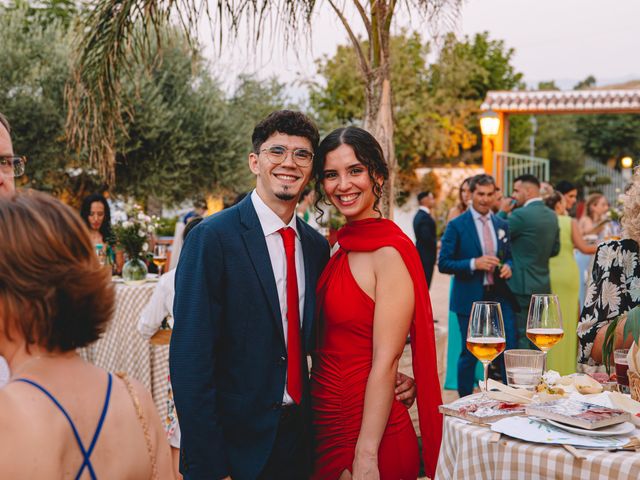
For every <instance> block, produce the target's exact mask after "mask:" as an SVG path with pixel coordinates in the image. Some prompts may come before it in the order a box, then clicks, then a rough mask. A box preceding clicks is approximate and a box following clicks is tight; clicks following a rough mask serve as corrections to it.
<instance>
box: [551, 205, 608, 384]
mask: <svg viewBox="0 0 640 480" xmlns="http://www.w3.org/2000/svg"><path fill="white" fill-rule="evenodd" d="M566 198H567V197H566V196H563V194H561V193H560V192H554V193H552V194H551V195H550V196H549V197H547V198H546V199H545V203H546V204H547V206H548V207H549V208H550V209H551V210H553V211H554V212H556V214H557V215H558V226H559V227H560V253H558V255H557V256H555V257H551V258H550V259H549V273H550V277H551V291H552V292H553V293H554V294H556V295H557V296H558V299H559V300H560V309H561V310H562V326H563V328H564V337H563V338H562V340H561V341H560V342H558V343H557V344H556V345H555V346H554V347H553V348H552V349H551V350H550V351H549V353H548V354H547V369H548V370H556V371H557V372H559V373H560V374H561V375H569V374H570V373H575V371H576V365H577V356H578V336H577V333H576V330H577V327H578V316H579V315H580V312H579V304H578V301H579V300H578V297H579V293H580V271H579V269H578V264H577V263H576V259H575V257H574V255H573V249H574V248H576V249H577V250H579V251H580V252H582V253H585V254H587V255H591V254H593V253H595V251H596V249H597V247H596V246H595V245H589V244H587V243H586V242H585V240H584V239H583V238H582V235H581V234H580V231H579V229H578V224H577V222H576V220H575V219H573V218H571V217H570V216H569V215H567V209H568V208H571V207H572V206H573V205H570V206H568V207H567V200H566Z"/></svg>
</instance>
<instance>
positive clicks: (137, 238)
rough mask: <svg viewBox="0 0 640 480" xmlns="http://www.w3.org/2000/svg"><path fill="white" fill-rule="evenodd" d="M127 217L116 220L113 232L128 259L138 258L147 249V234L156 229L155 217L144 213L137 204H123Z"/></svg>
mask: <svg viewBox="0 0 640 480" xmlns="http://www.w3.org/2000/svg"><path fill="white" fill-rule="evenodd" d="M125 211H126V213H127V219H126V220H124V221H120V222H118V223H117V224H116V225H115V226H114V228H113V232H114V235H115V237H116V241H117V243H118V245H119V246H120V248H122V249H123V250H124V251H125V253H126V254H127V257H128V258H129V259H134V258H140V257H141V256H142V255H143V253H145V254H146V252H148V251H149V235H152V234H153V233H154V232H155V230H156V224H157V219H156V218H155V217H150V216H148V215H146V214H145V213H144V212H143V210H142V207H140V205H137V204H127V205H126V206H125Z"/></svg>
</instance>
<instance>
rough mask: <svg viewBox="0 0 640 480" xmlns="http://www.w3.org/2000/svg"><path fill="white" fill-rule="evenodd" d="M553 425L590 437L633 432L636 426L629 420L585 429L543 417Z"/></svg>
mask: <svg viewBox="0 0 640 480" xmlns="http://www.w3.org/2000/svg"><path fill="white" fill-rule="evenodd" d="M545 421H546V422H548V423H550V424H551V425H553V426H554V427H558V428H561V429H562V430H566V431H567V432H571V433H577V434H578V435H588V436H590V437H611V436H614V435H627V434H629V433H631V432H633V431H634V430H635V429H636V427H635V425H634V424H633V423H631V422H624V423H618V424H616V425H610V426H608V427H602V428H598V429H597V430H587V429H585V428H580V427H573V426H571V425H567V424H565V423H562V422H557V421H555V420H551V419H549V418H547V419H545Z"/></svg>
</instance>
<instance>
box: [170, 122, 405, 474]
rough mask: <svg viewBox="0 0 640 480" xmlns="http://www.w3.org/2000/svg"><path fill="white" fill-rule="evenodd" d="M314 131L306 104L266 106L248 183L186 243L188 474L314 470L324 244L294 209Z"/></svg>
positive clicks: (174, 359) (184, 467)
mask: <svg viewBox="0 0 640 480" xmlns="http://www.w3.org/2000/svg"><path fill="white" fill-rule="evenodd" d="M318 141H319V134H318V130H317V129H316V127H315V125H314V124H313V123H312V122H311V120H309V119H308V118H307V117H306V116H305V115H303V114H302V113H300V112H293V111H288V110H283V111H277V112H273V113H272V114H270V115H269V116H268V117H267V118H266V119H264V120H263V121H262V122H260V123H259V124H258V125H257V126H256V127H255V129H254V131H253V135H252V143H253V151H252V152H251V153H250V154H249V168H250V170H251V172H252V173H253V174H254V175H255V176H256V189H255V190H254V191H253V192H252V193H251V194H250V195H247V197H245V199H244V200H242V201H241V202H239V203H238V204H237V205H235V206H233V207H231V208H228V209H226V210H224V211H222V212H220V213H218V214H216V215H213V216H211V217H208V218H206V219H205V220H203V221H202V222H201V223H200V225H198V226H197V227H196V228H195V229H193V231H192V232H191V233H190V234H189V237H188V238H187V239H186V242H185V245H184V247H183V249H182V253H181V255H180V261H179V262H178V269H177V273H176V286H175V300H174V319H175V324H174V329H173V333H172V338H171V355H170V367H171V383H172V386H173V390H174V399H175V404H176V410H177V412H178V418H179V422H180V429H181V431H182V437H181V445H180V447H181V453H180V471H181V472H182V474H183V475H184V478H185V479H187V480H190V479H222V478H233V480H253V479H261V480H267V479H274V480H275V479H278V480H304V479H305V478H308V476H309V474H310V466H311V459H310V455H311V447H310V440H311V431H310V429H311V418H310V394H309V376H308V368H307V352H309V351H310V350H311V349H312V347H313V345H314V340H313V337H314V334H315V328H316V327H315V326H314V325H313V319H314V314H315V288H316V282H317V279H318V277H319V275H320V273H321V272H322V269H323V268H324V266H325V264H326V262H327V261H328V259H329V245H328V243H327V241H326V240H325V239H324V238H323V237H322V236H321V235H320V234H318V233H317V232H316V231H315V230H313V228H311V227H310V226H308V225H307V224H306V223H305V222H304V221H302V220H299V219H298V218H297V216H296V215H295V209H296V205H297V203H298V200H299V197H300V194H301V192H302V191H303V190H304V188H305V186H306V185H307V184H308V182H309V179H310V178H311V172H312V169H313V152H314V149H315V148H316V147H317V145H318ZM406 390H413V382H412V380H410V381H407V382H406V383H405V384H403V385H401V386H399V387H398V389H397V390H396V392H397V393H398V392H399V391H406ZM405 396H406V397H412V396H413V397H415V395H414V393H408V394H402V395H400V397H399V399H401V400H404V399H405ZM409 401H410V402H411V401H412V399H411V400H409Z"/></svg>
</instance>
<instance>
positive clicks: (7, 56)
mask: <svg viewBox="0 0 640 480" xmlns="http://www.w3.org/2000/svg"><path fill="white" fill-rule="evenodd" d="M58 3H59V4H66V3H65V2H57V0H53V3H52V4H51V5H53V7H52V8H46V5H45V4H38V5H36V6H34V5H35V4H32V5H27V4H12V5H10V6H9V7H7V8H4V9H0V31H2V32H3V44H2V49H0V111H2V112H3V113H4V114H5V115H6V116H7V117H8V118H9V120H10V122H11V125H12V138H13V142H14V150H15V151H16V152H17V153H20V154H23V155H26V156H27V157H28V163H27V174H26V175H25V176H24V177H23V178H22V182H23V185H25V186H29V187H33V188H36V189H39V190H44V191H50V192H52V193H55V194H58V195H64V196H65V198H66V199H67V201H70V202H71V203H74V202H77V201H78V200H79V199H81V198H82V197H83V196H84V195H86V194H87V193H89V192H90V191H92V190H95V189H96V188H97V187H98V186H99V184H100V182H101V181H100V179H99V177H98V176H97V175H96V173H97V172H92V170H91V169H90V168H88V166H87V162H86V157H85V156H84V152H80V154H79V155H78V154H75V153H74V152H69V151H68V150H67V146H66V143H65V130H64V126H65V119H66V114H67V103H66V101H65V97H64V88H65V85H66V84H67V82H68V81H69V75H70V72H71V68H70V64H69V58H70V52H71V46H70V42H71V41H70V36H69V35H68V28H67V25H69V24H70V23H71V21H67V18H66V13H65V14H64V15H63V13H64V12H66V10H64V9H61V10H57V7H56V5H58ZM36 7H37V8H36ZM61 11H62V12H63V13H60V12H61ZM52 12H53V13H52ZM56 15H60V16H61V17H62V18H61V19H60V20H56V19H55V18H54V19H52V16H54V17H55V16H56ZM160 38H161V41H162V48H163V57H162V60H160V59H159V56H157V55H150V56H149V57H147V62H146V63H145V64H143V65H140V64H136V63H135V62H134V61H131V62H130V69H129V72H128V75H126V76H125V78H124V81H123V84H122V85H123V92H122V94H123V95H124V96H126V99H127V104H128V105H129V108H128V109H127V110H126V111H123V112H122V116H123V118H124V125H125V130H124V132H125V133H124V134H121V135H120V136H119V137H118V138H117V143H116V170H117V176H118V182H117V184H116V190H115V193H122V194H126V195H132V196H134V197H136V198H137V199H139V200H143V201H144V200H145V199H147V198H148V197H155V198H158V199H160V200H162V201H164V202H165V203H168V204H174V203H178V202H181V201H183V200H185V199H191V198H194V197H197V196H201V195H204V194H208V193H228V194H229V195H233V194H234V193H237V192H240V191H246V190H247V189H248V188H249V186H250V185H251V184H252V182H253V180H252V178H251V175H250V173H249V172H248V169H247V167H246V159H247V153H248V151H249V149H250V146H249V143H248V138H250V135H251V131H250V130H248V129H250V128H251V127H252V126H253V124H254V123H255V121H257V118H261V116H263V115H265V114H266V113H265V112H268V111H271V110H272V109H274V108H279V107H281V106H282V105H283V104H284V103H285V102H284V99H283V98H284V97H283V90H284V86H283V85H281V84H278V83H277V82H276V81H275V80H270V81H267V82H264V83H260V82H258V81H254V80H251V79H249V78H243V79H241V81H240V87H239V88H238V90H237V91H236V93H235V94H234V95H233V97H232V98H231V99H227V98H226V97H225V95H224V93H223V92H222V91H221V90H220V89H219V87H218V85H217V82H216V80H215V79H214V78H213V77H212V76H211V73H210V66H209V65H207V64H206V63H205V62H204V61H203V59H202V58H201V57H200V56H199V54H198V53H197V52H193V51H192V48H191V47H190V46H189V44H188V42H187V41H186V39H185V37H184V36H183V35H182V34H179V33H177V32H176V31H175V30H165V31H164V32H163V33H162V35H161V37H160Z"/></svg>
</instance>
